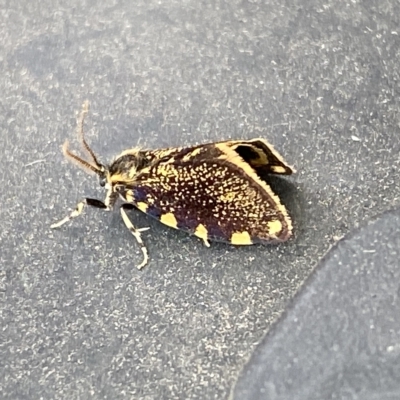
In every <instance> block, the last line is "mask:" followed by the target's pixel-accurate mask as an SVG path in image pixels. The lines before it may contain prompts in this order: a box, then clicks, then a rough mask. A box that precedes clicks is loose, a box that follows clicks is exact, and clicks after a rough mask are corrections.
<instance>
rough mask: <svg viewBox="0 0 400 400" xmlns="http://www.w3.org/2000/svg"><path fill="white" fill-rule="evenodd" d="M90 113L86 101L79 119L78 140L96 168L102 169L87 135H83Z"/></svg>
mask: <svg viewBox="0 0 400 400" xmlns="http://www.w3.org/2000/svg"><path fill="white" fill-rule="evenodd" d="M88 112H89V101H88V100H86V101H85V102H84V103H83V105H82V111H81V113H80V115H79V119H78V138H79V140H80V142H81V144H82V147H83V149H84V150H85V151H86V153H87V154H88V155H89V157H90V158H91V159H92V161H93V163H94V164H95V165H96V167H98V168H100V167H101V164H100V163H99V162H98V161H97V157H96V155H95V154H94V152H93V150H92V149H91V148H90V147H89V145H88V143H87V141H86V139H85V135H84V133H83V124H84V122H85V118H86V115H87V114H88ZM81 161H82V160H81Z"/></svg>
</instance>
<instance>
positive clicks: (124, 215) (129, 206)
mask: <svg viewBox="0 0 400 400" xmlns="http://www.w3.org/2000/svg"><path fill="white" fill-rule="evenodd" d="M132 208H134V206H133V205H132V204H123V205H122V206H121V208H120V210H121V216H122V219H123V220H124V222H125V225H126V227H127V228H128V229H129V231H130V232H131V233H132V235H133V236H135V239H136V240H137V242H138V243H139V245H140V249H141V250H142V253H143V261H142V262H141V263H140V264H139V265H138V266H137V268H138V269H142V268H143V267H144V266H145V265H146V264H147V263H148V261H149V255H148V252H147V248H146V246H145V245H144V243H143V240H142V237H141V235H140V232H143V231H147V230H148V229H149V228H140V229H137V228H135V226H134V225H133V224H132V222H131V220H130V219H129V217H128V214H127V213H126V210H131V209H132Z"/></svg>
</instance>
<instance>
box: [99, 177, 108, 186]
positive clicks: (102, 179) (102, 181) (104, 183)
mask: <svg viewBox="0 0 400 400" xmlns="http://www.w3.org/2000/svg"><path fill="white" fill-rule="evenodd" d="M99 183H100V186H101V187H104V186H106V183H107V179H106V178H100V182H99Z"/></svg>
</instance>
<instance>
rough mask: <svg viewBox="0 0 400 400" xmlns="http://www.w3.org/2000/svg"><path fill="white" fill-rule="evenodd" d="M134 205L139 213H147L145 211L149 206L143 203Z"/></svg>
mask: <svg viewBox="0 0 400 400" xmlns="http://www.w3.org/2000/svg"><path fill="white" fill-rule="evenodd" d="M136 205H137V208H138V209H139V210H140V211H143V212H144V213H145V212H147V209H148V208H149V206H148V205H147V204H146V203H144V202H143V201H139V202H138V203H137V204H136Z"/></svg>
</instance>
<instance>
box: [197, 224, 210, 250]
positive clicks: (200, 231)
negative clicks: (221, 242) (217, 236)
mask: <svg viewBox="0 0 400 400" xmlns="http://www.w3.org/2000/svg"><path fill="white" fill-rule="evenodd" d="M194 234H195V235H196V236H197V237H198V238H200V239H203V242H204V244H205V245H206V246H207V247H210V243H209V242H208V231H207V228H206V227H205V226H204V225H203V224H199V225H197V228H196V230H195V231H194Z"/></svg>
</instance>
